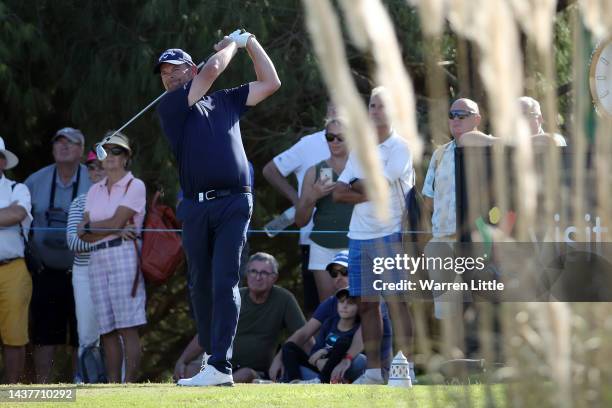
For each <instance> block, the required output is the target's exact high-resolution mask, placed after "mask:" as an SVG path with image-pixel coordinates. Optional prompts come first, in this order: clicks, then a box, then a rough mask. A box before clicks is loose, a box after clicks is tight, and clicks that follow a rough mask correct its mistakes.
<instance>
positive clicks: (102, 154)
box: [96, 53, 214, 161]
mask: <svg viewBox="0 0 612 408" xmlns="http://www.w3.org/2000/svg"><path fill="white" fill-rule="evenodd" d="M213 54H214V53H212V54H210V55H209V56H208V58H206V59H205V60H204V61H202V62H200V64H198V70H200V69H201V68H202V67H203V66H204V64H205V63H206V61H208V59H209V58H210V57H212V56H213ZM167 93H168V91H164V93H162V94H161V95H159V96H158V97H157V98H155V100H154V101H153V102H151V103H150V104H148V105H147V106H146V107H145V108H144V109H143V110H141V111H140V112H138V113H137V114H136V115H134V116H133V117H132V118H131V119H130V120H128V121H127V122H126V123H125V124H124V125H123V126H121V127H120V128H119V129H117V130H115V131H114V132H113V133H112V134H111V135H109V136H106V137H105V138H104V139H102V141H101V142H99V143H98V144H96V156H98V160H100V161H103V160H106V156H107V153H106V150H104V148H103V147H102V145H104V144H105V143H107V142H108V141H109V140H110V139H111V138H112V137H113V136H115V135H116V134H117V133H119V132H121V131H122V130H123V129H125V128H126V127H128V126H129V125H130V124H131V123H132V122H134V121H135V120H136V119H138V118H139V117H140V116H141V115H142V114H143V113H145V112H146V111H148V110H149V109H151V107H153V106H154V105H155V104H156V103H157V102H159V100H160V99H161V98H162V97H163V96H164V95H165V94H167Z"/></svg>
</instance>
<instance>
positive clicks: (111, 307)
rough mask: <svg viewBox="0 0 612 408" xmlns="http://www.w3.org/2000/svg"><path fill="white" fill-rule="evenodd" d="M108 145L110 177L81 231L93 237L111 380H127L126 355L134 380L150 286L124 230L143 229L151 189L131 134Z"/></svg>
mask: <svg viewBox="0 0 612 408" xmlns="http://www.w3.org/2000/svg"><path fill="white" fill-rule="evenodd" d="M102 147H103V148H104V150H106V152H107V157H106V159H105V160H104V161H103V162H102V163H103V167H104V170H105V172H106V177H105V178H103V179H102V180H101V181H99V182H98V183H96V184H94V185H93V186H92V187H91V189H90V190H89V192H88V193H87V198H86V203H85V215H84V217H83V221H81V223H80V224H79V226H78V229H77V232H78V234H79V237H80V238H81V239H82V240H83V241H86V242H90V243H92V245H91V246H90V254H91V257H90V260H89V269H88V270H89V282H90V290H91V297H92V300H93V304H94V309H95V312H96V320H97V322H98V327H99V332H100V334H101V336H102V345H103V347H104V353H105V354H104V357H105V360H106V370H107V373H108V381H109V382H114V383H116V382H120V381H121V366H122V363H123V361H125V382H128V383H129V382H134V381H135V380H136V378H137V377H136V376H137V374H138V368H139V366H140V358H141V349H140V338H139V335H138V327H139V326H142V325H144V324H145V323H146V315H145V289H144V279H143V277H142V273H141V272H140V270H139V269H138V253H137V248H136V246H135V245H134V241H132V240H125V239H124V237H123V236H122V234H123V233H129V232H130V231H131V228H133V229H134V231H135V233H136V235H140V230H141V229H142V224H143V221H144V216H145V207H146V189H145V185H144V183H143V182H142V181H141V180H140V179H137V178H136V177H134V176H133V175H132V172H130V171H129V170H128V169H129V166H130V162H131V159H132V155H133V150H132V148H131V146H130V142H129V139H128V138H127V136H125V135H123V134H121V133H117V134H116V135H114V136H112V137H108V136H107V137H105V138H104V139H103V145H102ZM124 229H127V231H123V230H124ZM122 344H123V346H122Z"/></svg>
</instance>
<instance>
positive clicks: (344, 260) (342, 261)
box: [325, 249, 348, 272]
mask: <svg viewBox="0 0 612 408" xmlns="http://www.w3.org/2000/svg"><path fill="white" fill-rule="evenodd" d="M333 265H340V266H344V267H345V268H348V249H345V250H343V251H340V252H338V253H337V254H336V255H334V259H332V261H331V262H330V263H328V264H327V266H326V267H325V270H327V271H328V272H329V270H330V269H331V267H332V266H333Z"/></svg>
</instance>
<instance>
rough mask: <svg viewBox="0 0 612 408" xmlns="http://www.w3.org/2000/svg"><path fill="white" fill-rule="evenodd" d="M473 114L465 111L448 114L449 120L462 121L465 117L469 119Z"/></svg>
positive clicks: (453, 111) (454, 111)
mask: <svg viewBox="0 0 612 408" xmlns="http://www.w3.org/2000/svg"><path fill="white" fill-rule="evenodd" d="M473 114H474V112H470V111H466V110H452V111H450V112H448V118H449V119H451V120H452V119H459V120H463V119H465V118H467V117H470V116H472V115H473Z"/></svg>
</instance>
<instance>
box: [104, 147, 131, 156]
mask: <svg viewBox="0 0 612 408" xmlns="http://www.w3.org/2000/svg"><path fill="white" fill-rule="evenodd" d="M104 150H106V151H107V152H108V153H110V154H112V155H113V156H120V155H122V154H123V153H125V152H126V150H125V149H124V148H123V147H118V146H115V147H111V148H107V147H105V148H104Z"/></svg>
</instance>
